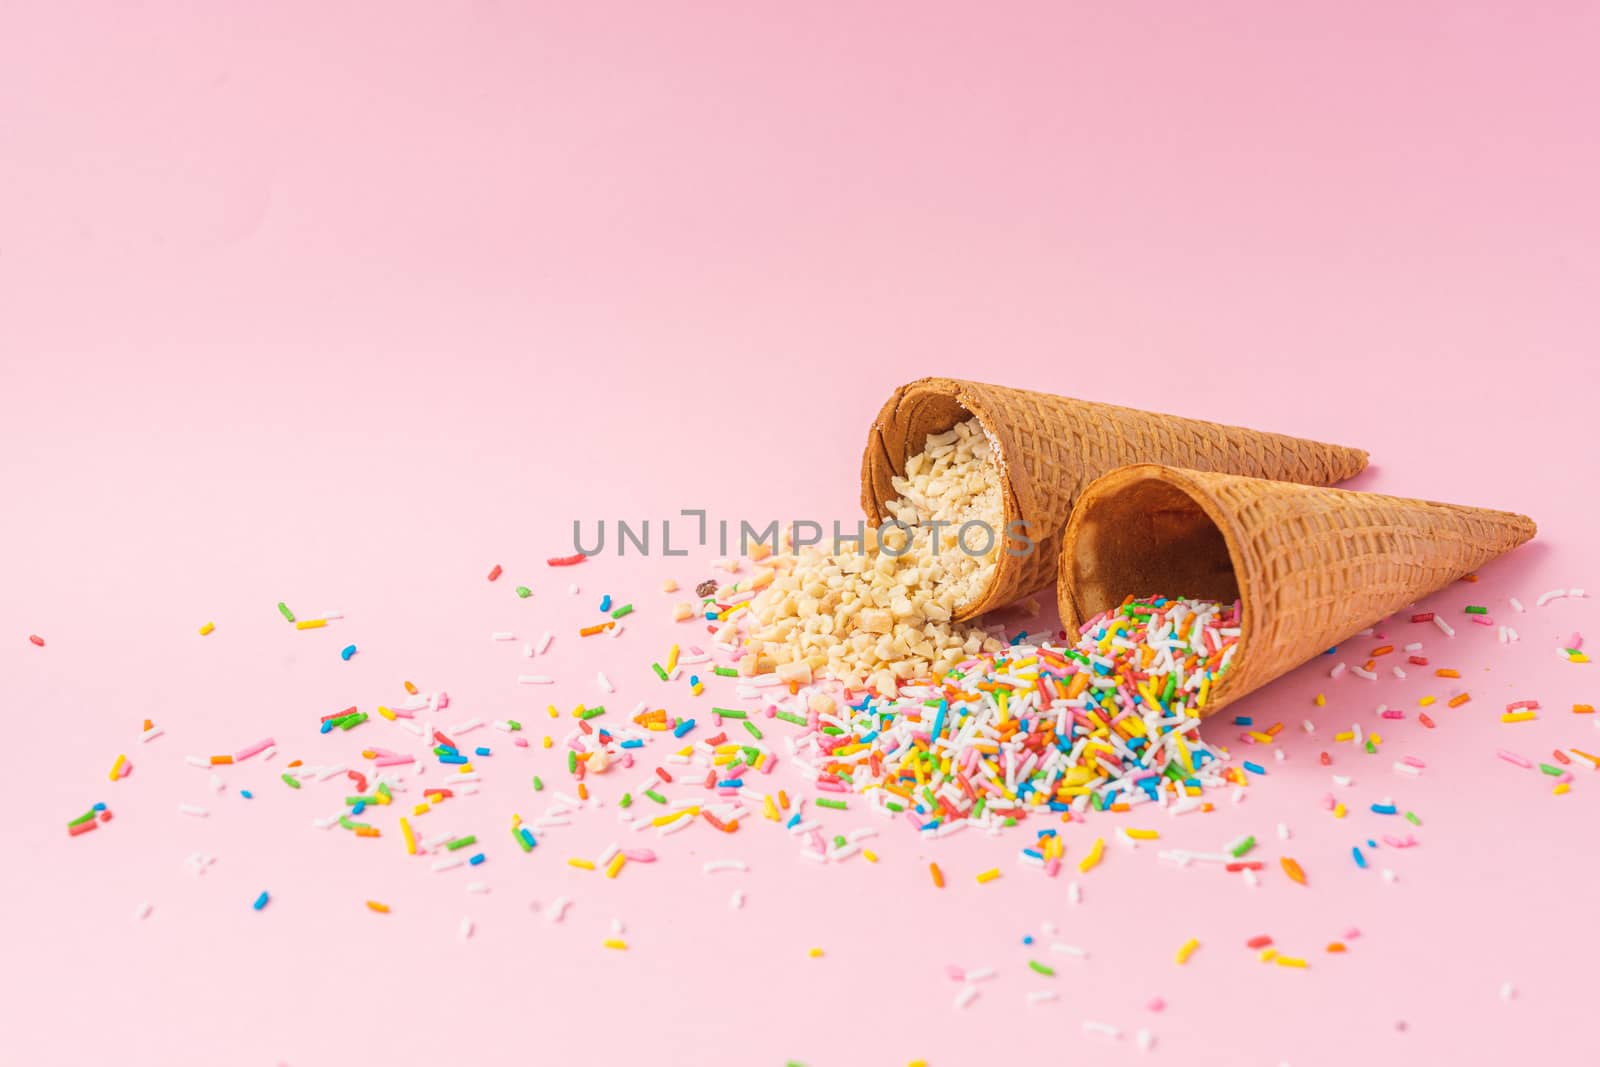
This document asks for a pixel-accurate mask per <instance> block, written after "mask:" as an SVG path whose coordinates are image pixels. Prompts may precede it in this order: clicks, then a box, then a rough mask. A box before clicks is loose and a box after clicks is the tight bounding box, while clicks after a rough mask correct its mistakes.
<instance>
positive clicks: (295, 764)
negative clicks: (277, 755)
mask: <svg viewBox="0 0 1600 1067" xmlns="http://www.w3.org/2000/svg"><path fill="white" fill-rule="evenodd" d="M289 766H291V767H298V766H300V761H299V760H297V759H294V760H290V761H289Z"/></svg>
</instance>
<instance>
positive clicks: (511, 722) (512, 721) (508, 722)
mask: <svg viewBox="0 0 1600 1067" xmlns="http://www.w3.org/2000/svg"><path fill="white" fill-rule="evenodd" d="M506 725H507V726H509V727H511V732H512V733H516V732H517V731H518V730H520V729H522V724H521V723H520V722H518V721H517V720H516V719H507V720H506Z"/></svg>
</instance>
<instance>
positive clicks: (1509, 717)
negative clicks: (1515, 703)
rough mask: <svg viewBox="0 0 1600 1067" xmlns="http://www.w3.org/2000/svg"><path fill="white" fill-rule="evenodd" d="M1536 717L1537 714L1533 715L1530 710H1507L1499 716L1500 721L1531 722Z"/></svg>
mask: <svg viewBox="0 0 1600 1067" xmlns="http://www.w3.org/2000/svg"><path fill="white" fill-rule="evenodd" d="M1536 718H1538V716H1537V715H1535V714H1534V713H1533V712H1531V711H1508V712H1506V713H1505V714H1504V715H1502V716H1500V721H1501V722H1532V721H1533V720H1534V719H1536Z"/></svg>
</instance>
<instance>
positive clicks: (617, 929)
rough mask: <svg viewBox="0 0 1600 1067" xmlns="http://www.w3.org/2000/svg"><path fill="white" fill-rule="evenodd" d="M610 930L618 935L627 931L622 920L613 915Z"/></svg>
mask: <svg viewBox="0 0 1600 1067" xmlns="http://www.w3.org/2000/svg"><path fill="white" fill-rule="evenodd" d="M611 932H612V933H613V934H615V935H617V936H618V937H621V936H622V935H623V934H625V933H627V932H628V931H627V929H626V928H625V927H623V925H622V920H621V919H619V918H617V917H616V916H615V915H613V916H612V917H611Z"/></svg>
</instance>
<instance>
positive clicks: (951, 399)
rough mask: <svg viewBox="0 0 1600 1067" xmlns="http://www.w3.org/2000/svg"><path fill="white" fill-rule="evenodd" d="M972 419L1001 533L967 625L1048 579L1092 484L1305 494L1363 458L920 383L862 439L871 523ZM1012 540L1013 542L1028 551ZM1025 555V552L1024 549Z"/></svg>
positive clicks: (1149, 417) (900, 392) (1214, 428)
mask: <svg viewBox="0 0 1600 1067" xmlns="http://www.w3.org/2000/svg"><path fill="white" fill-rule="evenodd" d="M973 416H976V417H977V418H978V420H979V421H980V422H981V423H982V424H983V428H984V431H985V432H986V433H987V435H988V437H989V439H990V441H991V442H992V443H993V445H994V452H995V461H996V465H997V466H998V468H999V471H1000V482H1001V495H1002V498H1003V500H1004V502H1005V522H1004V527H1003V529H1002V530H1000V531H997V541H998V543H1000V544H1001V546H1002V547H1001V549H1000V551H999V553H998V555H997V565H996V568H995V573H994V577H993V579H992V580H991V581H990V582H989V584H988V586H987V587H985V589H984V590H983V591H982V592H981V593H979V594H978V595H976V596H974V597H973V598H971V599H970V600H968V601H967V602H966V603H965V604H962V605H959V606H958V608H957V610H956V612H955V617H956V619H958V620H964V619H970V618H973V617H974V616H977V615H982V614H983V613H984V612H986V611H993V610H994V609H996V608H1000V607H1004V606H1005V605H1006V604H1009V603H1011V602H1012V601H1014V600H1017V599H1019V598H1021V597H1025V596H1027V595H1028V594H1030V593H1035V592H1038V591H1039V590H1040V589H1043V588H1044V587H1045V586H1047V585H1049V584H1050V583H1051V582H1053V581H1055V577H1056V558H1057V555H1058V553H1059V550H1060V537H1061V529H1062V527H1063V526H1065V525H1066V522H1067V516H1068V515H1070V514H1071V512H1072V505H1073V503H1074V502H1075V501H1076V500H1077V499H1078V494H1079V493H1080V492H1082V491H1083V488H1084V486H1086V485H1088V484H1089V483H1090V482H1091V481H1093V480H1094V479H1095V478H1098V477H1099V476H1100V475H1102V474H1104V473H1106V472H1107V471H1109V470H1113V469H1115V468H1117V467H1121V466H1124V465H1125V464H1129V463H1170V464H1174V465H1176V466H1182V467H1189V468H1193V469H1197V470H1216V471H1228V472H1231V473H1233V474H1250V475H1255V476H1257V477H1261V478H1279V479H1283V480H1286V481H1291V482H1306V483H1308V484H1312V485H1330V484H1332V483H1334V482H1339V481H1343V480H1344V479H1346V478H1349V477H1352V476H1353V475H1355V474H1358V473H1359V472H1360V471H1361V470H1362V469H1363V468H1365V467H1366V465H1367V454H1366V453H1365V452H1363V451H1361V450H1360V449H1357V448H1344V447H1342V446H1340V445H1326V444H1322V443H1320V442H1317V441H1308V440H1305V439H1303V438H1299V437H1288V436H1285V435H1284V434H1276V433H1265V432H1263V431H1260V430H1247V429H1242V428H1240V427H1237V426H1223V425H1220V424H1218V423H1214V422H1203V421H1201V420H1199V419H1184V418H1179V417H1177V416H1175V415H1159V414H1156V413H1155V412H1150V411H1138V410H1136V409H1133V408H1123V407H1117V406H1115V405H1112V404H1097V403H1094V402H1093V401H1089V400H1073V399H1070V398H1068V397H1064V396H1052V395H1051V394H1049V393H1037V392H1033V391H1031V390H1027V389H1009V388H1007V387H1005V386H1000V385H985V384H983V383H981V382H966V381H958V380H956V379H953V378H923V379H920V380H918V381H914V382H911V383H910V384H908V385H903V386H901V387H900V388H899V389H897V390H895V393H894V395H893V396H891V397H890V398H889V401H888V403H886V404H884V405H883V410H881V411H880V412H878V417H877V418H876V419H875V420H873V423H872V430H871V432H870V433H869V435H868V437H867V450H866V454H865V455H864V456H863V457H862V460H861V506H862V508H863V509H864V510H865V511H866V513H867V517H868V518H869V519H870V520H872V521H873V522H878V521H880V520H882V519H884V518H887V517H888V515H887V512H886V511H885V509H884V505H885V504H886V503H887V502H888V501H890V500H894V499H895V498H897V497H898V496H899V494H898V493H897V492H896V491H895V488H894V484H893V482H892V479H893V478H894V477H895V476H897V475H903V474H905V469H906V460H907V459H908V458H910V457H911V456H912V455H914V454H916V453H917V452H920V451H921V450H922V448H923V446H924V444H925V442H926V441H927V438H928V435H929V434H936V433H943V432H944V431H946V430H948V429H950V428H951V427H952V426H954V425H956V423H958V422H964V421H965V420H967V419H968V418H971V417H973ZM1008 531H1015V532H1018V533H1021V534H1022V535H1024V536H1025V537H1026V538H1028V539H1030V540H1031V541H1032V542H1033V544H1032V546H1031V548H1029V547H1027V546H1026V545H1025V544H1024V543H1023V541H1022V540H1021V539H1020V538H1012V537H1008V536H1007V535H1008ZM1025 549H1026V550H1025Z"/></svg>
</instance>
